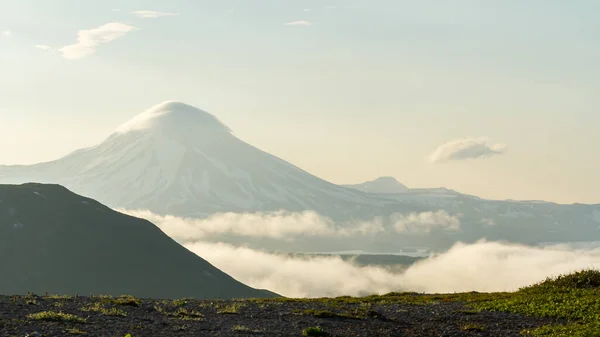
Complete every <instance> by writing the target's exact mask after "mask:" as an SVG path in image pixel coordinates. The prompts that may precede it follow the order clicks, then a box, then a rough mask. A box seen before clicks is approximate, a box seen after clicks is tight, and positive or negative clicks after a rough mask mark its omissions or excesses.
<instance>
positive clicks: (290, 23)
mask: <svg viewBox="0 0 600 337" xmlns="http://www.w3.org/2000/svg"><path fill="white" fill-rule="evenodd" d="M285 25H286V26H312V22H310V21H304V20H300V21H292V22H288V23H286V24H285Z"/></svg>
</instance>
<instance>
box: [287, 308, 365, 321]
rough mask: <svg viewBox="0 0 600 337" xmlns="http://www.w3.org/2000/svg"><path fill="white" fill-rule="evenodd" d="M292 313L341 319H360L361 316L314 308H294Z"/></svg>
mask: <svg viewBox="0 0 600 337" xmlns="http://www.w3.org/2000/svg"><path fill="white" fill-rule="evenodd" d="M294 313H297V314H302V315H309V316H314V317H316V318H341V319H362V317H360V316H357V315H352V314H346V313H341V314H338V313H335V312H332V311H327V310H315V309H307V310H295V311H294Z"/></svg>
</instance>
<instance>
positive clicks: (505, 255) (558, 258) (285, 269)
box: [185, 241, 600, 297]
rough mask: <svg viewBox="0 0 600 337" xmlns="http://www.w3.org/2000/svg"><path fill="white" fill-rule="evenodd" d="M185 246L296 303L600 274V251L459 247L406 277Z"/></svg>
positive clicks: (345, 264)
mask: <svg viewBox="0 0 600 337" xmlns="http://www.w3.org/2000/svg"><path fill="white" fill-rule="evenodd" d="M185 247H186V248H188V249H189V250H191V251H192V252H194V253H196V254H198V255H199V256H201V257H203V258H204V259H206V260H207V261H209V262H210V263H211V264H213V265H215V266H216V267H217V268H219V269H221V270H223V271H224V272H226V273H228V274H230V275H231V276H233V277H234V278H236V279H237V280H239V281H241V282H243V283H246V284H248V285H250V286H252V287H256V288H266V289H269V290H272V291H274V292H276V293H279V294H281V295H284V296H289V297H323V296H341V295H350V296H361V295H366V294H375V293H379V294H383V293H387V292H391V291H416V292H426V293H452V292H466V291H480V292H492V291H514V290H517V289H518V288H520V287H523V286H527V285H531V284H533V283H536V282H539V281H541V280H543V279H545V278H546V277H549V276H557V275H559V274H563V273H569V272H572V271H575V270H580V269H584V268H600V249H598V248H596V249H591V250H573V249H569V248H566V247H558V246H555V247H546V248H538V247H528V246H523V245H513V244H506V243H499V242H485V241H481V242H478V243H475V244H462V243H459V244H456V245H455V246H454V247H453V248H451V249H450V250H448V251H447V252H445V253H443V254H440V255H437V256H432V257H429V258H427V259H424V260H422V261H420V262H418V263H416V264H414V265H412V266H410V267H409V268H407V269H405V270H402V271H395V272H393V271H390V270H389V269H385V268H381V267H375V266H367V267H365V266H357V265H354V264H353V263H351V262H349V261H343V260H342V259H340V258H337V257H317V258H303V257H289V256H286V255H282V254H273V253H268V252H264V251H258V250H253V249H249V248H245V247H234V246H232V245H228V244H223V243H205V242H201V243H190V244H185Z"/></svg>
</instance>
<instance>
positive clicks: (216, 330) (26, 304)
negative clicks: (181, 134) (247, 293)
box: [0, 294, 556, 337]
mask: <svg viewBox="0 0 600 337" xmlns="http://www.w3.org/2000/svg"><path fill="white" fill-rule="evenodd" d="M555 322H556V320H554V319H549V318H536V317H528V316H524V315H521V314H514V313H500V312H487V311H478V310H475V309H473V307H472V306H470V305H468V303H467V301H465V300H464V298H462V297H456V298H453V297H448V296H439V297H436V296H434V295H418V294H397V295H387V296H371V297H365V298H350V297H342V298H335V299H314V300H292V299H270V300H239V301H235V300H234V301H194V300H186V299H183V300H141V299H136V298H133V297H130V296H123V297H109V296H97V297H66V296H35V295H29V296H20V297H17V296H4V297H0V335H1V336H73V335H75V336H76V335H85V336H120V337H124V336H127V335H130V336H131V337H137V336H254V335H256V336H303V335H304V336H427V337H432V336H502V337H507V336H519V335H520V333H521V331H523V330H526V329H533V328H536V327H539V326H542V325H547V324H551V323H555Z"/></svg>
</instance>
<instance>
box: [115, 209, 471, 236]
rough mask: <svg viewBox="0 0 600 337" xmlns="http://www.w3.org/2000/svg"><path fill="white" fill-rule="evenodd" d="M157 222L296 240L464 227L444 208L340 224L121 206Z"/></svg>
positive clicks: (173, 232) (296, 216) (179, 232)
mask: <svg viewBox="0 0 600 337" xmlns="http://www.w3.org/2000/svg"><path fill="white" fill-rule="evenodd" d="M119 211H120V212H122V213H126V214H129V215H132V216H135V217H138V218H144V219H147V220H149V221H150V222H152V223H154V224H156V225H157V226H158V227H160V228H161V229H162V230H163V231H164V232H165V233H167V234H168V235H170V236H171V237H173V238H174V239H176V240H188V241H189V240H207V239H210V238H214V237H217V236H219V235H235V236H240V237H252V238H269V239H276V240H294V239H295V238H297V237H300V236H304V237H306V236H308V237H311V236H312V237H317V236H319V237H356V236H368V235H374V234H378V233H383V232H386V231H395V232H399V233H429V232H430V231H431V230H432V229H433V228H441V229H444V230H449V231H456V230H458V229H460V219H459V216H460V215H451V214H449V213H448V212H446V211H444V210H439V211H437V212H423V213H408V214H401V213H396V214H393V215H391V216H390V217H389V219H388V218H383V217H375V218H373V219H370V220H365V221H347V222H344V223H341V224H337V223H336V222H335V221H334V220H332V219H331V218H329V217H326V216H322V215H319V214H318V213H316V212H314V211H305V212H287V211H278V212H257V213H218V214H214V215H212V216H210V217H208V218H205V219H193V218H181V217H176V216H171V215H166V216H163V215H158V214H154V213H152V212H150V211H147V210H123V209H121V210H119Z"/></svg>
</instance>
